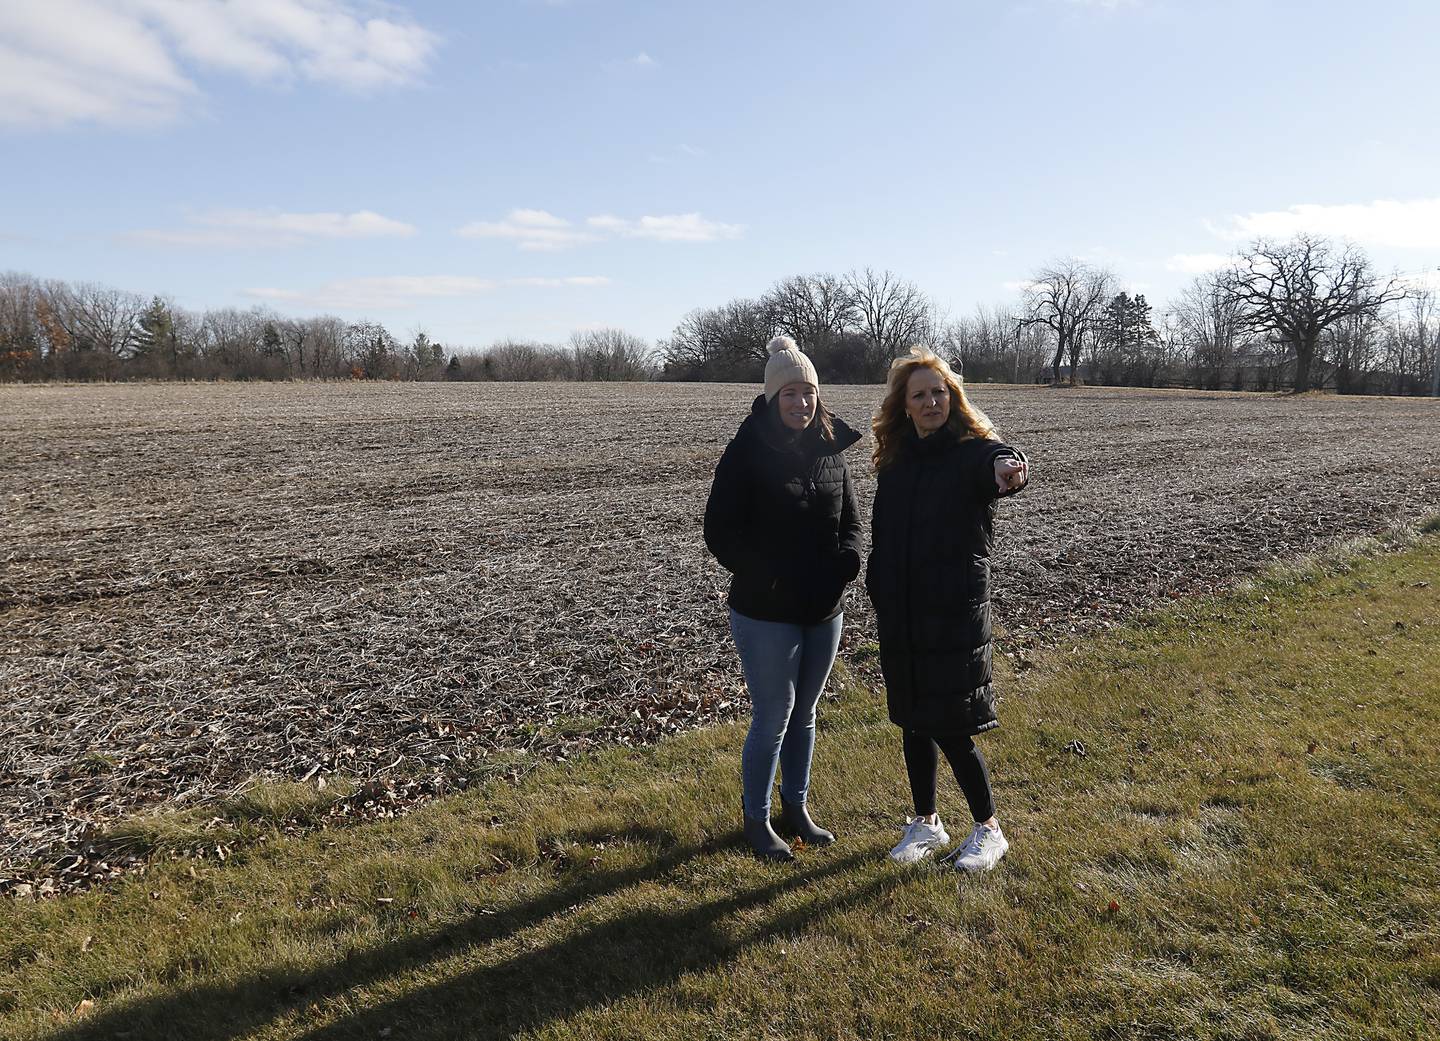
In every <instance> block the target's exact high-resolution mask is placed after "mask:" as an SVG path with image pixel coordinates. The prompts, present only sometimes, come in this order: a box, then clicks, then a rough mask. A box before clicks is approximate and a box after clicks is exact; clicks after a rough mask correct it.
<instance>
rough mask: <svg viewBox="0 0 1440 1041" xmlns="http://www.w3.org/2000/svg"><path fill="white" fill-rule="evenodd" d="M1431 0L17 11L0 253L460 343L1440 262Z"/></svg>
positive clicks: (7, 25)
mask: <svg viewBox="0 0 1440 1041" xmlns="http://www.w3.org/2000/svg"><path fill="white" fill-rule="evenodd" d="M1436 39H1440V4H1435V3H1433V2H1431V0H1413V2H1386V0H1377V2H1374V3H1372V4H1369V5H1360V4H1356V3H1353V2H1339V0H1319V2H1316V0H1289V2H1279V0H1271V2H1267V0H1247V2H1243V3H1242V2H1230V0H1016V2H1006V0H989V2H978V0H977V2H941V0H896V2H893V3H890V4H878V3H858V2H845V0H839V2H836V0H831V2H827V3H818V2H813V3H812V2H783V0H771V2H770V3H749V2H743V0H739V2H732V3H728V4H702V3H688V2H684V0H671V2H634V0H550V2H544V0H491V2H475V3H452V2H440V0H426V2H419V0H416V2H408V3H385V4H377V3H370V2H364V0H236V2H234V3H225V2H221V0H4V2H3V3H0V147H3V148H4V150H5V153H6V155H7V160H6V162H5V172H4V175H3V176H4V186H5V191H4V192H3V193H0V270H16V271H23V272H28V273H30V274H33V275H36V276H39V277H42V278H58V279H66V280H75V281H95V282H103V283H106V284H109V285H114V286H118V287H121V288H125V289H130V290H134V291H137V292H142V293H146V294H149V293H155V292H158V293H162V294H166V295H169V296H171V297H172V298H173V299H174V300H175V301H176V302H177V303H179V304H181V305H182V306H187V307H192V308H205V307H219V306H237V307H251V306H255V305H262V306H267V307H272V308H274V309H276V310H278V311H280V312H282V313H286V314H297V315H303V314H313V313H319V312H331V313H336V314H340V315H342V316H343V317H346V318H361V317H369V318H373V319H376V320H379V321H383V322H385V323H386V324H387V325H388V326H390V328H391V329H392V330H394V331H395V332H397V333H399V334H402V335H403V334H405V333H407V332H410V331H413V330H414V329H416V328H420V327H423V328H425V329H426V330H427V331H429V332H430V334H431V335H432V336H433V337H435V338H437V339H439V340H441V341H442V342H444V343H446V344H450V345H459V346H483V345H484V344H485V343H488V342H490V341H492V340H494V339H497V338H499V337H502V336H518V337H527V338H537V339H545V340H563V339H564V338H565V337H566V335H567V334H568V333H569V332H570V331H571V330H574V329H578V328H586V327H593V326H598V325H615V326H620V327H622V328H626V329H629V330H631V331H633V332H636V333H639V334H641V335H644V336H646V337H649V338H656V337H661V336H664V335H665V334H666V333H668V332H669V330H670V329H671V328H672V327H673V326H674V325H675V323H676V322H677V321H678V320H679V318H680V317H681V316H682V315H683V314H684V313H685V312H686V311H688V310H690V309H692V308H695V307H700V306H712V305H717V304H720V303H723V302H724V301H726V300H728V299H730V298H733V297H737V296H750V295H755V294H758V293H760V292H762V291H764V289H765V288H766V287H767V286H769V285H770V284H771V283H772V282H774V281H775V280H776V279H778V278H781V277H783V276H786V275H790V274H797V273H804V272H813V271H832V272H837V273H841V272H844V271H846V270H849V269H851V268H856V267H863V266H866V265H869V266H872V267H875V268H889V269H891V270H893V271H895V272H896V273H898V274H900V275H902V276H904V277H906V278H909V279H911V280H913V281H914V282H916V283H917V284H918V285H919V286H920V287H921V288H922V289H924V290H925V291H927V292H928V293H930V294H931V295H932V296H934V297H935V299H936V300H937V301H938V302H939V303H940V304H941V305H942V306H943V307H946V308H949V309H950V310H951V312H952V313H954V314H963V313H966V312H968V311H970V310H971V309H972V308H973V307H974V306H975V305H977V304H985V305H990V304H999V303H1003V302H1006V301H1008V300H1012V299H1013V298H1014V296H1015V291H1016V287H1017V286H1018V285H1019V284H1020V283H1022V282H1023V281H1024V280H1025V278H1026V277H1027V276H1028V275H1029V274H1030V273H1032V272H1033V271H1034V270H1035V269H1036V268H1037V267H1038V266H1040V265H1041V264H1043V263H1045V262H1046V261H1049V260H1051V259H1054V258H1057V257H1060V256H1066V255H1075V256H1079V257H1082V258H1084V259H1087V260H1090V261H1092V262H1095V263H1099V264H1104V265H1107V266H1109V267H1111V268H1112V269H1113V270H1114V271H1115V272H1116V273H1117V275H1119V276H1120V278H1121V279H1122V280H1123V281H1124V282H1126V283H1127V284H1129V285H1130V286H1132V287H1134V288H1136V289H1138V290H1139V291H1142V292H1145V293H1147V295H1148V296H1149V297H1150V299H1151V301H1152V302H1153V303H1156V304H1157V305H1161V304H1163V303H1164V301H1165V300H1166V299H1167V298H1168V297H1170V296H1171V295H1173V294H1174V293H1175V292H1176V291H1177V290H1178V289H1179V288H1180V287H1181V286H1182V285H1184V284H1185V283H1186V282H1188V281H1189V279H1190V278H1192V277H1194V274H1195V272H1196V271H1198V270H1201V269H1202V268H1204V267H1205V266H1206V265H1207V264H1213V263H1215V262H1216V261H1217V258H1222V257H1224V256H1225V255H1227V254H1229V253H1230V252H1232V251H1233V250H1234V249H1235V248H1236V247H1237V246H1238V245H1240V244H1241V243H1243V242H1244V241H1245V240H1246V239H1248V238H1250V237H1253V236H1255V235H1257V234H1267V235H1272V236H1278V237H1288V235H1289V234H1292V233H1293V232H1294V231H1297V230H1302V229H1303V230H1314V231H1319V232H1321V233H1324V234H1331V235H1335V236H1337V237H1340V236H1343V237H1347V238H1350V239H1352V240H1354V241H1356V242H1357V243H1358V244H1360V245H1361V246H1363V247H1364V248H1365V249H1366V250H1367V251H1368V252H1369V254H1370V256H1371V258H1372V259H1373V260H1374V261H1375V262H1376V264H1377V266H1379V267H1381V268H1382V269H1385V270H1389V269H1396V270H1399V271H1401V272H1403V273H1406V274H1420V273H1423V272H1434V270H1435V269H1436V268H1437V266H1440V133H1437V132H1436V131H1437V120H1440V72H1437V68H1440V66H1437V63H1436V61H1435V54H1434V41H1435V40H1436Z"/></svg>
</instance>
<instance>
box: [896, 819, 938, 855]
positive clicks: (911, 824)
mask: <svg viewBox="0 0 1440 1041" xmlns="http://www.w3.org/2000/svg"><path fill="white" fill-rule="evenodd" d="M949 842H950V835H949V833H947V832H946V831H945V825H944V824H942V823H941V822H940V817H939V815H938V814H937V815H936V817H935V823H934V824H930V823H929V822H927V821H926V820H925V818H924V817H911V818H910V819H909V820H907V821H906V822H905V837H904V838H902V839H901V840H900V845H898V846H896V847H895V848H894V849H892V850H891V851H890V859H891V860H893V861H895V863H897V864H914V863H915V862H917V861H920V860H924V859H925V858H926V857H928V856H929V855H930V854H932V853H934V852H935V851H936V850H937V849H939V848H940V847H941V846H945V845H948V844H949Z"/></svg>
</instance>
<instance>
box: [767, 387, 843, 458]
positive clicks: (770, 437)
mask: <svg viewBox="0 0 1440 1041" xmlns="http://www.w3.org/2000/svg"><path fill="white" fill-rule="evenodd" d="M830 425H831V426H832V427H834V429H835V441H834V443H833V444H831V443H830V442H828V441H825V440H822V439H821V438H820V437H819V436H818V435H814V436H807V435H811V434H812V431H813V427H812V428H811V430H806V431H805V432H804V433H802V435H801V437H802V438H804V439H805V442H806V444H807V445H808V446H810V447H809V448H808V449H807V450H809V451H813V452H814V454H815V455H817V456H822V455H838V454H839V453H841V452H843V451H845V450H846V449H847V448H849V447H850V446H852V445H854V444H855V443H856V442H857V441H859V440H860V434H859V433H858V432H857V431H856V430H855V428H854V427H852V426H851V425H850V424H849V423H847V422H845V420H843V419H841V418H840V417H839V416H837V415H835V413H833V412H832V413H830ZM740 433H744V434H746V436H749V437H758V438H759V439H760V440H761V441H762V442H764V443H765V444H767V445H769V446H770V447H772V448H783V447H785V445H784V444H782V443H781V441H780V433H779V431H778V430H776V429H775V427H774V424H773V423H771V421H770V403H769V402H768V401H766V400H765V395H764V394H757V395H756V396H755V400H754V401H753V402H751V404H750V415H748V416H746V417H745V422H743V423H741V424H740Z"/></svg>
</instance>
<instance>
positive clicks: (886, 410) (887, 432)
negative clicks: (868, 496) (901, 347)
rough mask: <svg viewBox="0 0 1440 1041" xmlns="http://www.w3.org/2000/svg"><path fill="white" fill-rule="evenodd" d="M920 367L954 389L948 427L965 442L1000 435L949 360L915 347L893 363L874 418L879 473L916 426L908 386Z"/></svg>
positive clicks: (871, 424)
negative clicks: (907, 407) (908, 402)
mask: <svg viewBox="0 0 1440 1041" xmlns="http://www.w3.org/2000/svg"><path fill="white" fill-rule="evenodd" d="M916 369H929V370H930V371H932V372H934V373H935V374H936V375H937V376H939V377H940V379H941V380H942V381H943V382H944V383H945V385H946V386H947V387H949V388H950V418H949V419H947V420H946V421H945V427H946V429H948V430H950V431H952V432H953V433H954V434H955V436H956V437H957V438H959V439H960V440H962V441H964V440H966V439H968V438H972V437H982V438H992V439H994V438H998V437H999V436H1000V433H999V431H997V430H996V429H995V424H994V423H992V422H990V417H989V416H987V415H985V413H983V412H981V411H980V410H979V409H978V408H976V407H975V406H974V405H972V404H970V399H969V398H967V397H966V396H965V387H964V384H962V383H961V381H960V377H959V376H957V375H956V374H955V371H954V370H953V369H951V368H950V366H949V365H948V364H946V362H945V359H944V358H942V357H940V355H938V354H936V353H935V352H934V351H928V350H926V349H925V348H924V347H911V348H910V353H909V354H908V355H905V356H904V357H902V358H896V359H895V360H894V361H892V362H891V363H890V375H889V377H888V379H887V380H886V387H885V400H884V401H883V402H881V403H880V411H879V412H876V413H875V418H874V419H872V420H871V421H870V430H871V432H873V433H874V435H875V452H874V455H873V456H872V459H873V461H874V463H875V470H876V472H879V471H880V470H883V469H885V468H886V467H887V466H891V465H893V464H894V463H895V461H896V460H897V459H899V457H900V446H901V445H902V444H904V438H903V436H902V435H903V434H904V433H905V431H906V429H907V428H910V429H913V428H914V424H913V423H911V421H910V417H909V415H907V414H906V412H905V388H906V385H907V384H908V383H909V382H910V377H911V375H912V374H913V373H914V372H915V370H916Z"/></svg>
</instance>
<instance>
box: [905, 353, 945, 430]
mask: <svg viewBox="0 0 1440 1041" xmlns="http://www.w3.org/2000/svg"><path fill="white" fill-rule="evenodd" d="M905 414H906V415H907V416H909V417H910V422H912V423H914V424H915V433H917V434H919V435H920V436H921V437H929V436H930V435H931V434H933V433H935V431H937V430H939V429H940V428H941V427H943V426H944V425H945V421H946V420H947V419H949V418H950V388H949V387H947V386H945V381H944V380H942V379H941V378H940V374H939V373H938V372H936V371H935V370H934V369H930V368H926V367H925V366H923V365H922V366H920V367H919V368H917V369H916V370H915V371H914V372H912V373H910V378H909V379H908V380H907V381H906V382H905Z"/></svg>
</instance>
